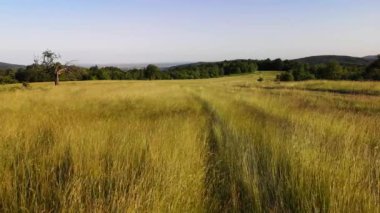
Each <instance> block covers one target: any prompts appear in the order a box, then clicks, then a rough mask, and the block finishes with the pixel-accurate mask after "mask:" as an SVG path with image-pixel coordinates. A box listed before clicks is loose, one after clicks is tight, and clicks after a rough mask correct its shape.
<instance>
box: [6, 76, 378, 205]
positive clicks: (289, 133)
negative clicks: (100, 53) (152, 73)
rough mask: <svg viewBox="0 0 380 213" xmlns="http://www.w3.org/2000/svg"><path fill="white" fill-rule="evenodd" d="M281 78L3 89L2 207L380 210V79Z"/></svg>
mask: <svg viewBox="0 0 380 213" xmlns="http://www.w3.org/2000/svg"><path fill="white" fill-rule="evenodd" d="M275 75H276V72H263V73H260V72H258V73H256V74H249V75H240V76H231V77H224V78H216V79H206V80H166V81H88V82H62V84H61V85H60V86H58V87H55V86H54V85H53V83H33V84H31V85H30V87H29V88H23V87H22V86H21V85H18V84H14V85H3V86H0V171H1V173H0V212H62V211H63V212H119V211H123V212H379V211H380V83H379V82H349V81H339V82H338V81H306V82H297V83H292V82H290V83H282V82H281V83H278V82H275V81H274V79H275ZM259 77H262V78H264V81H263V82H258V81H257V79H258V78H259Z"/></svg>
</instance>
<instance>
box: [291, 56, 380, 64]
mask: <svg viewBox="0 0 380 213" xmlns="http://www.w3.org/2000/svg"><path fill="white" fill-rule="evenodd" d="M375 59H376V57H375V56H371V57H368V56H367V57H363V58H360V57H352V56H339V55H320V56H310V57H305V58H299V59H295V60H293V61H297V62H301V63H308V64H312V65H316V64H323V63H328V62H330V61H337V62H339V63H340V64H342V65H356V66H367V65H369V64H370V63H371V62H372V61H374V60H375Z"/></svg>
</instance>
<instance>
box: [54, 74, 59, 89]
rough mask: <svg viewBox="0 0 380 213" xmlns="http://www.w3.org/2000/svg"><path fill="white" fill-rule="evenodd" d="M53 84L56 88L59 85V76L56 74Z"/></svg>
mask: <svg viewBox="0 0 380 213" xmlns="http://www.w3.org/2000/svg"><path fill="white" fill-rule="evenodd" d="M54 84H55V86H58V85H59V74H58V73H56V74H55V81H54Z"/></svg>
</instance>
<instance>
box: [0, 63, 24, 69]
mask: <svg viewBox="0 0 380 213" xmlns="http://www.w3.org/2000/svg"><path fill="white" fill-rule="evenodd" d="M23 67H25V66H23V65H18V64H8V63H3V62H0V69H18V68H23Z"/></svg>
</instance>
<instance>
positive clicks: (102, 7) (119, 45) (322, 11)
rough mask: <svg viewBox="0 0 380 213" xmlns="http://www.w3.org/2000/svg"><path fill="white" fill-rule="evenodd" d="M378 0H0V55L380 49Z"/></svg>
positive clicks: (288, 53)
mask: <svg viewBox="0 0 380 213" xmlns="http://www.w3.org/2000/svg"><path fill="white" fill-rule="evenodd" d="M379 8H380V1H379V0H360V1H359V0H319V1H310V0H181V1H180V0H177V1H174V0H129V1H128V0H125V1H121V0H50V1H49V0H0V29H1V31H0V61H5V62H11V63H21V64H28V63H31V62H32V61H33V57H34V55H38V54H39V53H40V52H42V51H43V50H44V49H51V50H53V51H56V52H59V53H60V54H61V55H62V56H63V60H78V61H79V62H80V63H99V64H100V63H139V62H190V61H215V60H224V59H236V58H267V57H270V58H279V57H280V58H297V57H302V56H309V55H319V54H342V55H353V56H364V55H368V54H377V53H380V23H379V20H380V12H379Z"/></svg>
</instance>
